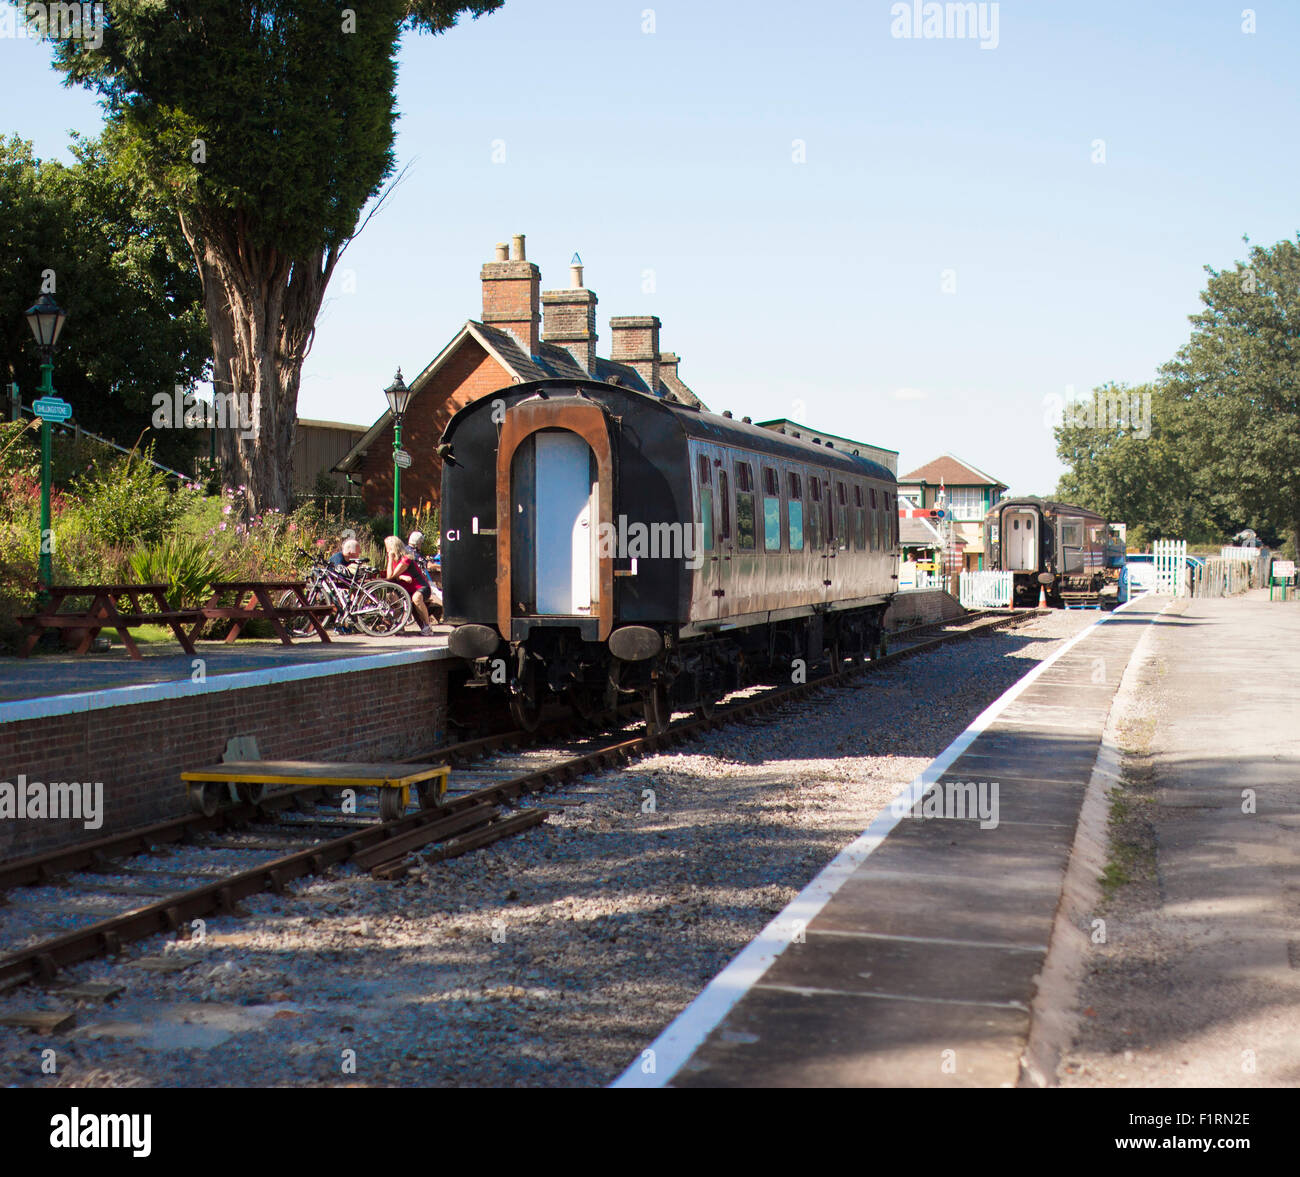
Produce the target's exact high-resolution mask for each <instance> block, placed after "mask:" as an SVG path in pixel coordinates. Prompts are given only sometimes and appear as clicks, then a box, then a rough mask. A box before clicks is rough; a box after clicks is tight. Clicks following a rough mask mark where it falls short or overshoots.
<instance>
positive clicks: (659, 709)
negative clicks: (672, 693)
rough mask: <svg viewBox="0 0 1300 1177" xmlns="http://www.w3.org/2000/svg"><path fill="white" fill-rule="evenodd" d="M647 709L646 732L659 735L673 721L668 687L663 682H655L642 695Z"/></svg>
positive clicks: (649, 734) (650, 734)
mask: <svg viewBox="0 0 1300 1177" xmlns="http://www.w3.org/2000/svg"><path fill="white" fill-rule="evenodd" d="M641 701H642V705H643V706H644V709H645V734H646V735H647V736H657V735H658V734H659V733H660V732H662V731H665V730H666V729H667V727H668V725H669V723H671V722H672V718H673V711H672V705H671V704H670V703H669V702H668V687H667V686H666V685H665V684H664V683H661V682H656V683H654V684H653V685H652V686H651V687H650V689H649V690H648V691H646V692H645V693H644V694H643V695H642V696H641Z"/></svg>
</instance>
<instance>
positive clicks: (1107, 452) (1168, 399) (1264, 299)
mask: <svg viewBox="0 0 1300 1177" xmlns="http://www.w3.org/2000/svg"><path fill="white" fill-rule="evenodd" d="M1206 272H1207V274H1208V275H1209V281H1208V283H1207V285H1206V288H1205V290H1204V291H1203V292H1202V293H1201V302H1202V304H1203V309H1202V310H1201V311H1199V312H1197V313H1196V314H1194V315H1192V316H1190V319H1191V323H1192V328H1193V329H1192V334H1191V337H1190V338H1189V339H1188V341H1187V343H1186V344H1184V345H1183V346H1182V347H1181V348H1180V349H1179V351H1178V354H1177V355H1176V356H1175V357H1174V358H1173V359H1172V360H1171V361H1170V362H1169V363H1167V364H1166V365H1165V366H1164V367H1163V368H1162V370H1161V374H1160V378H1159V380H1157V381H1156V382H1154V383H1152V384H1148V385H1141V386H1139V387H1137V388H1128V387H1126V386H1118V385H1106V386H1104V387H1102V388H1100V389H1098V390H1096V393H1095V394H1094V398H1095V402H1094V403H1100V402H1101V401H1104V400H1105V399H1106V398H1108V397H1112V396H1114V397H1118V398H1120V399H1121V400H1123V399H1127V398H1131V397H1132V395H1133V394H1134V393H1137V394H1138V395H1139V396H1142V395H1149V396H1150V405H1151V410H1150V418H1149V428H1135V427H1134V422H1132V421H1129V420H1124V421H1120V422H1118V423H1117V422H1116V421H1114V420H1113V419H1112V418H1111V417H1109V416H1107V415H1106V414H1104V413H1099V412H1094V413H1093V414H1092V419H1087V418H1086V417H1085V418H1084V419H1082V420H1081V419H1080V416H1081V415H1080V414H1078V413H1074V414H1072V413H1071V412H1070V411H1069V410H1068V408H1067V411H1066V414H1065V420H1064V421H1063V422H1062V423H1061V425H1060V426H1058V427H1057V429H1056V446H1057V455H1058V457H1060V459H1061V460H1062V461H1063V462H1065V463H1066V465H1067V466H1068V467H1069V470H1068V471H1067V473H1066V474H1064V475H1063V476H1062V478H1061V482H1060V486H1059V488H1058V492H1057V493H1058V495H1059V496H1060V497H1061V498H1063V499H1066V500H1068V501H1070V502H1077V503H1079V504H1080V505H1082V506H1087V507H1092V508H1093V509H1094V510H1098V511H1101V512H1102V513H1104V514H1106V515H1107V516H1108V517H1110V518H1112V519H1116V520H1123V521H1125V522H1127V523H1129V524H1130V525H1131V526H1138V527H1141V528H1142V529H1143V531H1144V532H1145V533H1146V534H1147V535H1149V536H1151V537H1153V538H1159V537H1161V536H1178V537H1182V538H1186V539H1188V540H1192V541H1193V542H1207V541H1208V542H1218V541H1221V540H1224V539H1229V538H1231V537H1232V536H1233V535H1234V534H1235V533H1236V532H1237V531H1239V530H1241V529H1242V528H1243V527H1250V528H1252V529H1254V530H1255V531H1256V532H1257V533H1258V534H1259V535H1260V537H1261V538H1262V539H1263V540H1264V541H1265V542H1266V543H1269V544H1277V543H1279V541H1280V540H1281V538H1282V537H1283V536H1284V535H1286V534H1288V533H1290V534H1291V535H1292V537H1293V538H1296V537H1297V536H1300V248H1298V247H1297V243H1296V242H1293V241H1281V242H1279V243H1278V244H1276V245H1274V246H1273V247H1271V248H1264V247H1261V246H1255V247H1254V248H1252V249H1251V251H1250V256H1249V258H1248V259H1247V261H1245V262H1241V263H1238V264H1237V266H1235V267H1234V268H1233V269H1230V270H1223V271H1220V270H1215V269H1213V268H1211V267H1208V266H1207V267H1206Z"/></svg>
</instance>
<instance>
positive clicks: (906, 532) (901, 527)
mask: <svg viewBox="0 0 1300 1177" xmlns="http://www.w3.org/2000/svg"><path fill="white" fill-rule="evenodd" d="M898 542H899V543H900V544H901V545H902V546H903V547H905V548H932V547H934V546H935V545H936V544H938V543H939V542H940V540H939V536H938V535H937V534H936V532H935V530H934V528H933V527H930V526H928V525H927V524H926V522H925V520H924V519H903V518H900V519H899V521H898Z"/></svg>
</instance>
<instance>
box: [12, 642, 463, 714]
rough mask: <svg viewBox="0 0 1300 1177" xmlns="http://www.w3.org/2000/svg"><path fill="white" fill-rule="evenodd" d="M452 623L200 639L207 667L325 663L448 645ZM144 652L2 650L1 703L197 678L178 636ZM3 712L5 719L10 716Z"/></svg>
mask: <svg viewBox="0 0 1300 1177" xmlns="http://www.w3.org/2000/svg"><path fill="white" fill-rule="evenodd" d="M450 632H451V626H440V627H437V628H436V630H435V633H434V636H433V637H427V638H426V637H421V636H420V635H419V633H418V631H417V630H415V629H408V630H407V631H406V632H405V633H404V634H399V635H397V636H396V637H392V638H371V637H366V636H365V635H364V634H343V635H336V634H331V635H330V640H329V642H328V643H326V642H320V641H316V640H315V639H308V638H304V639H302V640H300V641H296V642H294V644H293V645H292V646H286V645H284V644H283V643H281V642H280V641H278V640H276V639H274V638H269V639H257V638H247V639H243V640H241V641H239V642H237V643H235V644H233V645H226V644H225V643H224V642H199V643H197V657H198V658H200V659H201V660H202V662H203V668H204V675H205V676H211V675H228V674H247V673H250V672H254V671H265V670H273V669H275V668H278V667H285V666H317V665H321V664H323V663H328V662H334V661H337V660H339V659H352V658H371V657H375V656H377V655H384V654H392V653H396V652H404V651H409V650H415V649H439V648H441V649H444V650H445V649H446V646H447V635H448V634H449V633H450ZM140 650H141V653H142V654H143V655H144V656H143V657H142V658H140V659H138V660H137V659H134V658H130V657H128V656H127V653H126V651H125V650H124V649H123V648H122V647H121V646H118V645H115V646H114V647H113V649H112V650H109V651H108V652H106V653H103V654H80V655H78V654H37V655H35V656H34V657H31V658H17V657H0V704H3V703H12V702H17V701H19V700H23V699H43V698H49V697H51V696H57V695H78V694H85V693H89V692H95V691H108V690H115V689H121V688H127V687H139V686H145V685H149V684H158V683H168V682H178V683H179V682H189V681H190V680H192V679H193V678H194V669H195V668H194V659H193V658H191V657H190V656H189V655H188V654H186V653H185V652H184V651H183V650H182V649H181V648H180V647H179V646H178V645H177V644H176V642H174V641H171V640H167V641H159V642H149V643H141V646H140ZM3 720H4V717H3V713H0V722H3Z"/></svg>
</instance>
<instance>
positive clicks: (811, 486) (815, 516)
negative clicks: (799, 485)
mask: <svg viewBox="0 0 1300 1177" xmlns="http://www.w3.org/2000/svg"><path fill="white" fill-rule="evenodd" d="M808 497H809V498H810V499H811V500H812V506H811V507H809V508H808V543H809V545H810V546H811V547H813V548H819V547H821V545H822V484H821V483H820V482H819V481H818V480H817V478H816V477H815V476H814V477H813V478H810V479H809V480H808Z"/></svg>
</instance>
